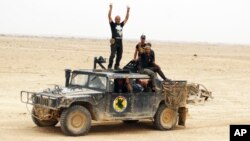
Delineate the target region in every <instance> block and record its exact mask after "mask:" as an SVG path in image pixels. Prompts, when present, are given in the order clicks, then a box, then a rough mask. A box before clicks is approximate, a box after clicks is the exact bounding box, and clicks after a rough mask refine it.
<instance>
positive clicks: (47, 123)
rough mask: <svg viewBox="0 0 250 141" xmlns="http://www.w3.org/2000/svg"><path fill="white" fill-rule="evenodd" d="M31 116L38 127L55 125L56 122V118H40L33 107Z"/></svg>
mask: <svg viewBox="0 0 250 141" xmlns="http://www.w3.org/2000/svg"><path fill="white" fill-rule="evenodd" d="M31 118H32V120H33V122H34V123H35V124H36V125H37V126H39V127H46V126H55V125H56V124H57V123H58V120H57V119H50V120H41V119H39V118H38V115H37V114H36V112H35V108H34V107H33V109H32V115H31Z"/></svg>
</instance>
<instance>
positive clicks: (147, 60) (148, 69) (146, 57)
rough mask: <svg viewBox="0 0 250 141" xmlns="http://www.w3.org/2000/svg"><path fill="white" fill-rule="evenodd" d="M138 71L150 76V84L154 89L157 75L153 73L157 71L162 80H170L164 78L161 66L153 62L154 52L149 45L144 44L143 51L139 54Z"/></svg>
mask: <svg viewBox="0 0 250 141" xmlns="http://www.w3.org/2000/svg"><path fill="white" fill-rule="evenodd" d="M139 72H140V73H143V74H148V75H149V76H150V77H151V79H152V85H153V88H154V89H155V90H158V88H157V87H156V80H157V76H156V74H155V73H158V74H159V75H160V76H161V78H162V79H163V80H164V81H171V80H170V79H168V78H166V76H165V75H164V73H163V72H162V71H161V68H160V67H159V66H158V65H157V64H156V63H155V54H154V52H153V51H151V46H150V45H146V47H145V52H144V53H142V54H141V57H140V66H139Z"/></svg>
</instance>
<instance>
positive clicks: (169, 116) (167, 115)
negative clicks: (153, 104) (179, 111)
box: [161, 108, 175, 128]
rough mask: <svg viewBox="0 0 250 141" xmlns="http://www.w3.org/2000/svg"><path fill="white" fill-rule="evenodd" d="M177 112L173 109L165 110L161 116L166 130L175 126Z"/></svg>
mask: <svg viewBox="0 0 250 141" xmlns="http://www.w3.org/2000/svg"><path fill="white" fill-rule="evenodd" d="M174 118H175V112H174V111H173V110H172V109H169V108H165V109H164V110H163V111H162V114H161V123H162V126H163V127H164V128H171V127H172V126H173V124H174V120H175V119H174Z"/></svg>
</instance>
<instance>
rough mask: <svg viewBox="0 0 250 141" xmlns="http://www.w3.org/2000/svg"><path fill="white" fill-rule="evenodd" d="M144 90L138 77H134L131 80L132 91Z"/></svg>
mask: <svg viewBox="0 0 250 141" xmlns="http://www.w3.org/2000/svg"><path fill="white" fill-rule="evenodd" d="M143 90H144V88H143V86H142V84H141V80H140V79H136V80H135V81H134V82H133V92H134V93H138V92H142V91H143Z"/></svg>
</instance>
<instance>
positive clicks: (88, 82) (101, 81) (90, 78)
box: [71, 73, 107, 90]
mask: <svg viewBox="0 0 250 141" xmlns="http://www.w3.org/2000/svg"><path fill="white" fill-rule="evenodd" d="M71 85H75V86H82V87H87V88H95V89H102V90H105V89H106V85H107V78H106V77H104V76H99V75H95V74H79V73H73V74H72V79H71Z"/></svg>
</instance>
